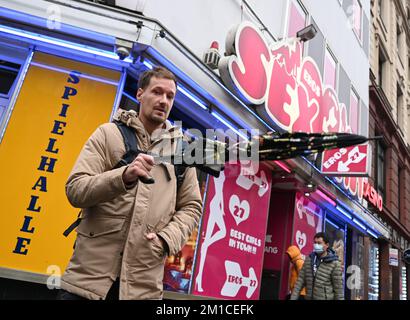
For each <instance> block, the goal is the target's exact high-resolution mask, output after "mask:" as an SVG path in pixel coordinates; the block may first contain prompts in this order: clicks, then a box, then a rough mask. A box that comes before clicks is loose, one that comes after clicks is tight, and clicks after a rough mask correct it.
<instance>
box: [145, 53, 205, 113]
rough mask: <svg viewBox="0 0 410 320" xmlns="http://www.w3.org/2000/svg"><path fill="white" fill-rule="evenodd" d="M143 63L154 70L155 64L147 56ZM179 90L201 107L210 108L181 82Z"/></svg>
mask: <svg viewBox="0 0 410 320" xmlns="http://www.w3.org/2000/svg"><path fill="white" fill-rule="evenodd" d="M142 64H143V65H145V66H146V67H147V68H148V69H150V70H152V69H153V68H154V66H155V65H154V64H153V63H152V62H151V61H149V60H148V59H146V58H144V60H143V62H142ZM177 90H178V91H179V92H181V93H182V94H183V95H184V96H186V97H187V98H188V99H190V100H191V101H193V102H195V104H196V105H198V106H199V107H201V108H202V109H203V110H208V107H207V106H206V105H205V103H204V102H203V101H202V100H201V99H199V98H198V97H196V96H195V95H193V94H192V93H191V92H189V90H188V89H186V88H185V87H184V86H182V85H181V84H178V87H177Z"/></svg>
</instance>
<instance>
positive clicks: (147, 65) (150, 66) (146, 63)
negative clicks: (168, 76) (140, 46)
mask: <svg viewBox="0 0 410 320" xmlns="http://www.w3.org/2000/svg"><path fill="white" fill-rule="evenodd" d="M142 64H143V65H144V66H146V67H147V68H148V69H151V70H152V69H153V68H154V66H153V64H152V63H150V62H148V61H147V60H146V59H144V61H143V62H142Z"/></svg>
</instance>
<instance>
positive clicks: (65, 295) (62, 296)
mask: <svg viewBox="0 0 410 320" xmlns="http://www.w3.org/2000/svg"><path fill="white" fill-rule="evenodd" d="M119 296H120V281H119V279H117V280H115V281H114V283H113V284H112V286H111V288H110V290H109V291H108V293H107V297H106V298H105V300H119ZM56 299H57V300H87V299H86V298H83V297H80V296H78V295H76V294H73V293H70V292H68V291H65V290H63V289H60V290H59V292H58V294H57V297H56Z"/></svg>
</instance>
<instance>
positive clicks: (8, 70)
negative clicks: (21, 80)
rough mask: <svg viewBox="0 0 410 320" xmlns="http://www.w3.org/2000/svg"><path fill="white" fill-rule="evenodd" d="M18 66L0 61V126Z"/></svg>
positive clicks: (16, 75) (13, 85) (12, 89)
mask: <svg viewBox="0 0 410 320" xmlns="http://www.w3.org/2000/svg"><path fill="white" fill-rule="evenodd" d="M19 71H20V65H19V64H16V63H12V62H9V61H6V60H2V59H0V124H1V122H2V120H3V117H4V116H5V114H6V110H7V108H8V106H9V104H10V98H11V96H12V94H13V92H14V87H15V85H16V83H17V78H18V74H19Z"/></svg>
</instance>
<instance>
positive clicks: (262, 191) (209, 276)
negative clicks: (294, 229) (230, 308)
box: [192, 164, 272, 300]
mask: <svg viewBox="0 0 410 320" xmlns="http://www.w3.org/2000/svg"><path fill="white" fill-rule="evenodd" d="M235 173H236V174H235ZM271 182H272V180H271V173H270V170H269V169H267V168H266V167H264V166H262V165H260V168H259V171H258V172H257V173H256V174H255V175H242V174H241V167H240V165H239V164H229V165H227V166H226V167H225V170H224V171H222V173H221V175H220V177H219V178H214V177H211V178H210V180H209V184H208V195H207V199H206V202H205V211H204V217H203V220H202V228H201V234H200V237H201V238H200V241H199V247H198V251H197V257H196V263H195V277H194V283H193V286H192V293H193V294H195V295H200V296H208V297H215V298H221V299H243V300H247V299H249V300H256V299H258V297H259V289H260V279H261V273H262V262H263V254H264V247H265V235H266V225H267V218H268V211H269V199H270V193H271Z"/></svg>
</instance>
